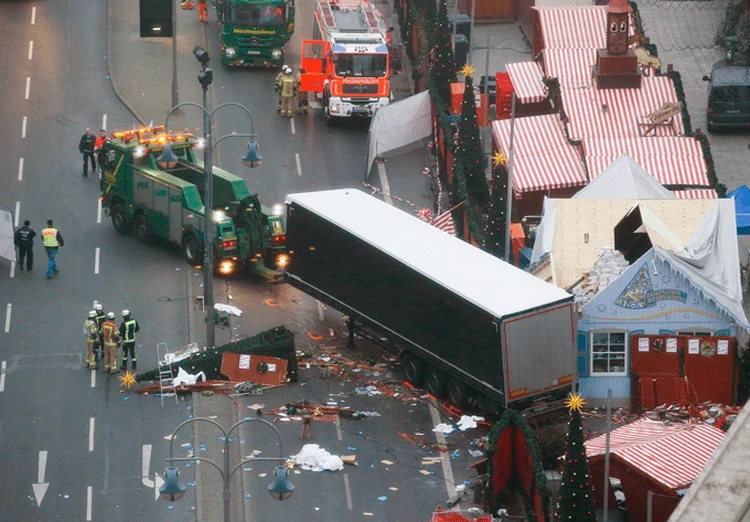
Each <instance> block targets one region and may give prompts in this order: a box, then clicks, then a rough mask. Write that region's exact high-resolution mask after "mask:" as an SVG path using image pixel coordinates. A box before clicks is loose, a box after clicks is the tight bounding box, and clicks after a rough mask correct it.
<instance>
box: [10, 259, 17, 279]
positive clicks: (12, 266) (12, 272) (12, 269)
mask: <svg viewBox="0 0 750 522" xmlns="http://www.w3.org/2000/svg"><path fill="white" fill-rule="evenodd" d="M10 277H16V264H15V263H14V262H13V261H11V262H10Z"/></svg>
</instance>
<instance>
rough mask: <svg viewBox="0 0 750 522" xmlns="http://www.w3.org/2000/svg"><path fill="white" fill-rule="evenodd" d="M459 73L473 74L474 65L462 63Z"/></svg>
mask: <svg viewBox="0 0 750 522" xmlns="http://www.w3.org/2000/svg"><path fill="white" fill-rule="evenodd" d="M461 74H463V75H464V76H474V66H473V65H471V64H470V63H467V64H464V66H463V67H461Z"/></svg>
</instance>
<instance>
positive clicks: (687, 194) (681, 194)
mask: <svg viewBox="0 0 750 522" xmlns="http://www.w3.org/2000/svg"><path fill="white" fill-rule="evenodd" d="M672 194H674V195H675V196H676V197H677V199H718V198H719V196H718V195H717V194H716V191H715V190H713V189H688V190H673V191H672Z"/></svg>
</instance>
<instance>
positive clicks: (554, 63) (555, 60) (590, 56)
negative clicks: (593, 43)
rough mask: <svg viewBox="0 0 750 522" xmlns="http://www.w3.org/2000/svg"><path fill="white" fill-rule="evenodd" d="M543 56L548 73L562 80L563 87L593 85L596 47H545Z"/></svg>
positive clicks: (545, 69) (571, 87) (572, 87)
mask: <svg viewBox="0 0 750 522" xmlns="http://www.w3.org/2000/svg"><path fill="white" fill-rule="evenodd" d="M542 57H543V59H544V71H545V73H546V75H547V76H548V77H550V78H557V79H558V80H560V87H561V88H562V89H576V88H580V87H591V84H592V83H593V76H592V74H593V73H592V66H593V65H594V64H595V63H596V49H545V50H544V51H542Z"/></svg>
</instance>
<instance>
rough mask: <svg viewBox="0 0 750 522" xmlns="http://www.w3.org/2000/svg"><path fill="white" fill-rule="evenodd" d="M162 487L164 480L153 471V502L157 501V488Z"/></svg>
mask: <svg viewBox="0 0 750 522" xmlns="http://www.w3.org/2000/svg"><path fill="white" fill-rule="evenodd" d="M163 485H164V479H163V478H161V475H159V473H157V472H156V471H154V500H159V488H161V487H162V486H163Z"/></svg>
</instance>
